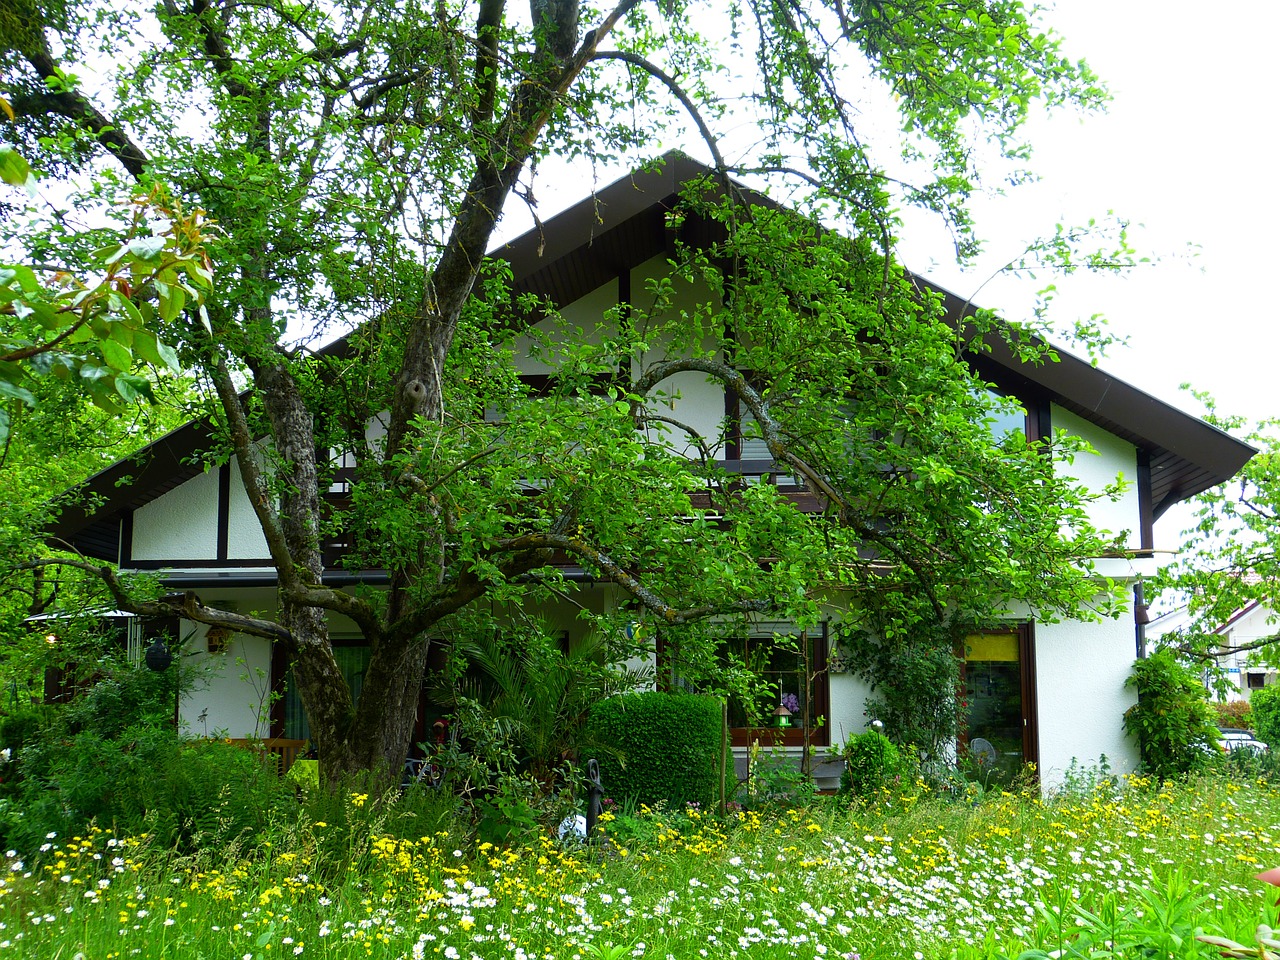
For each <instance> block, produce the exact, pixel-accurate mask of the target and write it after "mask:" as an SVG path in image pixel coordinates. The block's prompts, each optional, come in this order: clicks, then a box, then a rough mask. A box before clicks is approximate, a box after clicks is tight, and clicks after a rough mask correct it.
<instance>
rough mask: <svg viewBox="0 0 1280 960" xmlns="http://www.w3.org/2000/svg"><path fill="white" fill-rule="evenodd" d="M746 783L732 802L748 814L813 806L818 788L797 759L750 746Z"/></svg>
mask: <svg viewBox="0 0 1280 960" xmlns="http://www.w3.org/2000/svg"><path fill="white" fill-rule="evenodd" d="M749 757H750V762H749V763H748V765H747V779H746V780H745V781H744V782H743V783H742V784H740V786H739V790H738V792H737V794H736V795H735V796H734V800H735V801H737V802H738V803H739V804H741V805H742V806H743V807H744V808H746V809H748V810H779V809H782V810H789V809H794V808H796V807H806V806H808V805H809V804H810V803H812V802H813V798H814V796H816V795H817V792H818V791H817V788H816V787H815V786H814V784H813V778H812V777H810V776H808V775H807V774H806V773H805V771H804V769H803V767H802V766H801V763H800V758H799V757H796V756H792V755H788V754H787V753H786V752H784V751H782V750H761V749H760V744H759V742H758V741H757V742H755V743H753V744H752V745H751V751H750V754H749Z"/></svg>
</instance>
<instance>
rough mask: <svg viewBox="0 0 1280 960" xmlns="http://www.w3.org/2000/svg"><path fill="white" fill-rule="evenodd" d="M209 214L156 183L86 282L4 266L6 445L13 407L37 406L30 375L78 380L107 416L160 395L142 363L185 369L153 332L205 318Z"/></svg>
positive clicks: (0, 387) (1, 414) (1, 374)
mask: <svg viewBox="0 0 1280 960" xmlns="http://www.w3.org/2000/svg"><path fill="white" fill-rule="evenodd" d="M5 156H8V154H4V153H0V160H2V159H3V158H4V157H5ZM202 214H203V211H199V210H197V211H195V212H194V213H187V212H184V211H183V209H182V206H181V204H179V203H178V202H177V201H175V200H172V199H170V198H169V197H168V196H167V195H166V194H165V193H164V192H163V191H161V190H159V189H158V188H157V189H154V190H153V191H152V193H151V194H150V196H148V197H145V198H140V199H139V200H138V201H137V204H136V206H135V208H134V211H133V219H132V222H131V224H130V226H129V228H128V231H127V233H126V235H125V237H124V242H123V243H116V244H113V245H111V246H107V247H104V248H102V249H100V250H98V251H96V253H95V261H96V262H95V264H94V266H95V267H96V268H97V271H98V275H97V276H95V277H93V278H92V279H89V280H79V279H76V278H75V277H73V276H72V275H71V274H70V273H67V272H61V273H58V274H56V275H55V276H54V277H53V279H52V281H50V282H46V281H44V280H42V279H41V277H40V276H39V275H38V274H37V272H36V271H35V270H33V269H32V268H31V267H29V266H26V265H25V264H21V263H17V264H0V318H3V319H4V321H5V322H4V324H3V326H0V401H4V403H3V405H0V443H3V442H4V441H5V439H6V438H7V437H8V434H9V429H10V427H9V425H10V420H11V419H12V417H11V413H10V411H11V408H12V407H13V405H14V403H20V404H23V405H25V406H26V407H28V408H30V407H34V406H36V402H37V393H35V392H34V391H33V389H32V386H33V381H34V380H35V379H36V378H38V377H41V376H44V375H52V376H56V377H59V378H61V379H62V380H64V381H67V382H70V383H73V384H76V385H78V386H79V388H80V389H82V390H83V391H84V392H85V393H87V394H88V396H89V397H90V399H91V400H92V401H93V402H94V403H95V404H96V405H97V406H99V407H101V408H102V409H103V410H106V411H108V412H109V413H115V414H119V413H121V412H123V411H124V409H125V408H126V407H127V406H129V405H132V404H133V403H135V402H136V401H139V400H143V399H145V400H149V401H151V402H154V401H155V399H156V398H155V395H154V393H153V390H152V383H151V381H150V380H149V379H148V378H147V377H146V376H144V375H142V373H139V372H135V368H141V367H150V368H152V369H154V370H157V371H163V372H168V373H177V372H178V370H179V364H178V355H177V354H176V353H175V352H174V350H173V348H172V347H170V346H168V345H167V344H165V343H164V342H163V341H162V340H161V339H159V338H158V337H157V334H156V328H157V327H158V326H159V325H160V324H161V323H169V322H172V321H173V320H174V319H175V318H176V317H177V316H178V315H179V314H180V313H181V312H182V311H183V310H184V309H185V308H187V307H188V306H190V307H191V308H193V309H195V310H198V311H199V312H200V313H201V315H202V316H203V315H204V306H203V301H204V298H205V296H206V295H207V294H208V292H209V290H210V289H211V287H212V283H213V270H212V264H211V261H210V259H209V254H208V253H207V251H206V250H205V244H206V242H207V233H208V230H209V228H208V225H207V224H206V223H205V222H204V220H203V215H202ZM152 217H164V218H166V219H167V220H168V221H169V227H168V229H167V230H166V231H165V232H163V233H159V232H156V233H151V232H150V224H149V220H150V218H152ZM206 322H207V319H206Z"/></svg>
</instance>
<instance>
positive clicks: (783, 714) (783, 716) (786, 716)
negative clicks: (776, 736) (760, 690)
mask: <svg viewBox="0 0 1280 960" xmlns="http://www.w3.org/2000/svg"><path fill="white" fill-rule="evenodd" d="M773 722H774V725H775V726H778V727H789V726H791V711H790V710H788V709H787V708H786V707H784V706H783V705H782V704H778V709H777V710H775V711H773Z"/></svg>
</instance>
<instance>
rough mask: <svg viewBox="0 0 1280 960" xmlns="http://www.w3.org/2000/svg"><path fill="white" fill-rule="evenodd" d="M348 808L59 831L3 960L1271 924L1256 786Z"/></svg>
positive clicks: (1073, 939) (905, 944) (953, 946)
mask: <svg viewBox="0 0 1280 960" xmlns="http://www.w3.org/2000/svg"><path fill="white" fill-rule="evenodd" d="M347 805H348V808H349V809H348V810H347V811H346V813H347V814H348V817H349V819H350V820H352V821H355V822H356V823H363V824H364V825H365V826H364V827H363V828H361V829H356V830H354V831H353V832H347V831H346V828H343V827H337V826H330V825H329V824H328V823H326V822H324V821H321V822H315V823H307V824H302V825H297V824H293V825H289V826H288V827H287V828H286V827H279V828H277V829H276V831H275V832H274V833H273V835H272V836H271V837H270V838H268V839H266V840H258V841H256V842H253V843H248V842H246V843H245V844H244V845H243V846H239V847H236V848H233V849H227V848H223V849H220V850H217V851H210V850H206V851H204V852H202V853H201V854H198V855H194V856H189V857H178V856H176V855H172V854H170V853H168V852H166V851H163V850H156V849H152V848H151V847H150V846H149V845H148V842H147V841H146V840H145V839H116V838H112V837H110V836H108V835H106V834H104V833H98V832H95V833H93V835H91V836H89V837H86V838H82V839H75V838H50V840H49V842H48V849H46V850H44V851H42V852H41V854H40V855H39V856H38V857H36V858H30V859H28V861H27V862H23V861H21V860H19V859H17V858H16V857H11V858H10V861H9V863H8V865H7V868H6V870H5V877H4V879H3V881H2V882H0V923H2V925H3V929H0V960H3V958H5V957H40V958H65V960H73V958H75V957H76V956H77V954H83V956H84V957H85V958H86V960H98V958H115V957H121V958H129V957H143V958H147V957H157V958H158V957H202V958H210V960H223V958H226V960H245V958H246V957H247V958H249V960H256V958H273V957H282V958H287V957H292V956H295V955H296V956H302V957H325V958H362V957H378V958H419V957H426V958H435V957H446V958H454V957H457V958H462V960H470V958H473V957H476V958H483V960H490V958H500V957H501V958H507V957H510V958H513V960H531V958H535V957H537V958H549V957H554V958H557V960H592V958H598V957H622V956H628V957H629V956H637V957H640V956H643V957H652V958H659V960H661V958H667V957H674V958H677V960H685V958H695V957H700V956H707V957H753V958H755V957H770V958H772V957H777V958H782V957H786V958H791V957H831V958H848V957H849V956H851V955H857V956H858V957H860V958H861V960H874V958H913V957H922V958H953V957H954V958H959V960H968V958H976V957H995V956H1009V957H1016V956H1018V955H1019V954H1020V953H1022V952H1023V951H1025V950H1034V949H1040V950H1043V951H1054V950H1059V949H1064V948H1065V949H1068V950H1075V951H1076V952H1075V953H1070V952H1068V953H1067V954H1065V955H1067V956H1073V955H1074V956H1089V957H1104V956H1106V957H1115V956H1143V957H1161V956H1169V957H1184V956H1186V957H1191V956H1206V957H1209V956H1217V952H1216V950H1214V949H1213V948H1211V947H1209V946H1208V945H1206V944H1203V943H1198V942H1197V941H1196V940H1195V939H1194V935H1195V934H1196V933H1198V932H1208V933H1211V934H1218V935H1226V936H1229V937H1232V938H1234V939H1236V940H1240V941H1242V942H1247V943H1252V942H1253V938H1254V929H1255V926H1256V925H1257V924H1259V923H1261V922H1266V923H1269V924H1272V925H1275V924H1276V915H1275V908H1274V907H1273V906H1272V905H1271V904H1272V902H1273V901H1274V899H1275V892H1274V891H1273V890H1272V889H1271V888H1269V887H1265V886H1264V885H1263V884H1261V883H1259V882H1257V881H1256V880H1254V879H1253V875H1254V874H1256V873H1257V872H1258V871H1259V870H1261V869H1264V868H1267V867H1270V866H1274V865H1277V864H1280V792H1277V791H1276V790H1275V789H1274V788H1273V787H1271V786H1268V785H1266V784H1264V783H1252V784H1240V783H1234V782H1230V781H1227V780H1225V779H1221V778H1208V779H1203V780H1196V781H1193V782H1190V783H1187V784H1181V785H1177V786H1167V787H1164V788H1161V787H1154V786H1151V785H1148V784H1146V783H1144V782H1142V781H1130V782H1129V783H1128V784H1127V785H1124V786H1122V787H1115V788H1108V787H1103V788H1101V789H1098V790H1095V791H1091V792H1089V793H1085V794H1077V795H1070V796H1062V797H1060V798H1057V799H1054V800H1050V801H1045V802H1041V801H1039V800H1037V799H1034V798H1030V797H1027V796H1009V795H1005V796H1000V797H997V798H994V799H991V800H988V801H986V802H983V803H981V804H978V805H973V804H968V803H960V804H957V803H944V802H942V801H939V800H936V799H931V798H929V797H928V796H921V797H918V798H914V799H912V798H907V799H900V798H899V799H894V800H892V801H887V800H886V801H885V802H884V803H882V804H880V805H878V806H874V807H870V808H856V809H854V810H852V811H850V812H841V811H838V810H836V809H835V808H834V807H832V806H830V805H829V804H828V805H822V806H815V807H813V808H811V809H809V810H803V811H789V812H784V813H781V814H780V815H777V816H774V817H761V816H759V815H757V814H755V813H743V814H739V815H737V816H735V817H733V818H731V819H730V820H729V821H728V822H720V821H718V820H716V819H714V818H712V817H709V816H705V815H702V814H699V813H698V812H696V811H694V812H673V813H667V814H663V813H661V812H659V813H656V814H652V813H651V814H648V815H645V816H642V817H641V818H640V819H639V820H638V821H637V820H614V821H611V822H609V823H606V825H605V829H606V830H611V831H612V832H613V834H614V838H613V840H612V841H611V842H610V843H608V844H607V845H606V846H605V847H604V849H603V850H583V849H581V848H578V849H574V848H566V847H563V846H562V845H561V844H559V843H558V842H556V841H554V840H551V839H550V838H547V839H544V840H542V841H540V842H539V843H537V844H534V845H532V846H529V847H522V848H519V849H500V848H496V847H491V846H487V845H484V846H482V847H481V848H480V849H478V850H475V851H472V852H470V853H468V852H467V851H466V850H465V849H464V847H463V845H462V844H461V843H460V842H459V840H458V839H456V838H455V837H454V836H453V835H451V834H449V833H447V832H440V833H437V834H434V835H431V836H427V837H416V838H404V837H396V836H393V835H392V832H388V829H389V828H391V827H394V826H395V824H396V819H395V818H396V816H397V813H396V809H395V807H394V806H386V807H379V805H377V804H376V803H375V802H374V801H372V800H368V801H362V800H360V798H359V797H355V798H354V799H352V800H349V801H348V804H347ZM339 831H342V832H341V835H338V832H339ZM393 832H394V831H393ZM401 832H402V831H401ZM1036 955H1039V956H1044V954H1043V953H1039V954H1035V953H1032V954H1029V956H1036Z"/></svg>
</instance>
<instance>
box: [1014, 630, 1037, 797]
mask: <svg viewBox="0 0 1280 960" xmlns="http://www.w3.org/2000/svg"><path fill="white" fill-rule="evenodd" d="M1018 666H1019V667H1020V668H1021V672H1022V759H1023V762H1025V763H1032V764H1035V769H1036V771H1037V777H1038V775H1039V774H1038V771H1039V769H1040V709H1039V704H1038V703H1037V700H1036V625H1035V623H1034V622H1028V623H1024V624H1022V625H1020V626H1019V627H1018Z"/></svg>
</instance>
